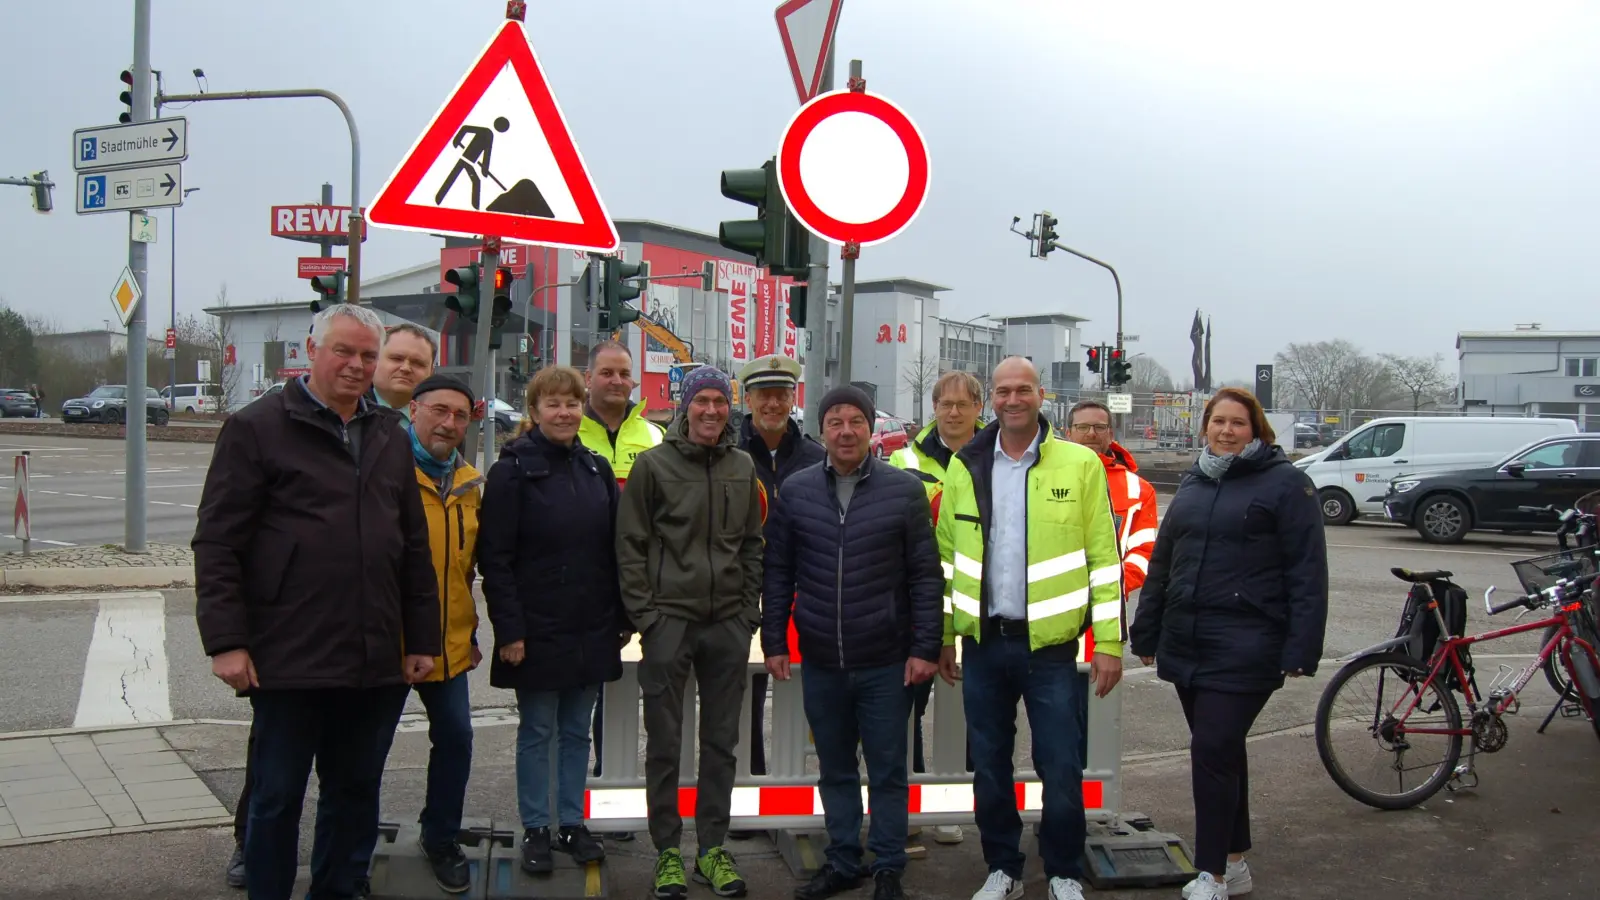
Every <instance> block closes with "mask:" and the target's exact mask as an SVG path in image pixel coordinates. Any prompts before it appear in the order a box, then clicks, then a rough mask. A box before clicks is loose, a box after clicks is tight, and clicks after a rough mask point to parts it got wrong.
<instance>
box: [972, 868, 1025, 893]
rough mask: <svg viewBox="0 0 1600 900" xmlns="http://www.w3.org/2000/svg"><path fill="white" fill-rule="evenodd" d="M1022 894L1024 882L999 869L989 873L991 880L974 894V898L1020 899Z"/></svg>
mask: <svg viewBox="0 0 1600 900" xmlns="http://www.w3.org/2000/svg"><path fill="white" fill-rule="evenodd" d="M1021 896H1022V882H1020V881H1017V880H1016V879H1014V878H1012V877H1011V876H1010V875H1007V874H1006V873H1004V872H1002V871H1000V870H999V869H996V870H994V871H993V872H990V873H989V880H988V881H985V882H984V883H983V887H981V888H979V889H978V892H977V893H976V894H973V895H972V900H1018V898H1019V897H1021Z"/></svg>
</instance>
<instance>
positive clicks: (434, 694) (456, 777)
mask: <svg viewBox="0 0 1600 900" xmlns="http://www.w3.org/2000/svg"><path fill="white" fill-rule="evenodd" d="M412 689H413V690H415V691H416V692H417V699H419V700H421V701H422V707H423V709H426V710H427V711H428V743H429V744H430V745H431V746H430V747H429V748H428V794H427V799H426V800H425V801H423V807H422V815H421V816H419V817H418V818H417V821H418V822H419V823H420V824H421V825H422V843H423V844H425V845H426V846H428V847H438V846H441V845H444V844H448V843H451V842H453V841H455V840H456V839H457V837H458V836H459V835H460V834H461V810H462V807H464V806H466V805H467V779H468V778H469V777H471V775H472V703H471V701H470V700H469V699H468V695H467V673H465V672H462V673H461V674H460V675H457V676H455V677H454V678H451V679H450V680H449V681H425V682H423V683H421V684H417V685H412ZM387 754H388V751H387V750H385V755H387ZM377 846H378V835H377V832H373V834H372V840H371V841H370V842H368V843H366V844H363V845H362V846H361V849H360V851H359V852H357V853H356V855H355V856H354V857H352V858H351V860H350V863H351V868H352V869H354V870H355V872H356V873H357V874H356V877H357V878H365V877H366V875H367V872H368V871H369V870H371V868H372V854H373V851H374V850H375V849H377Z"/></svg>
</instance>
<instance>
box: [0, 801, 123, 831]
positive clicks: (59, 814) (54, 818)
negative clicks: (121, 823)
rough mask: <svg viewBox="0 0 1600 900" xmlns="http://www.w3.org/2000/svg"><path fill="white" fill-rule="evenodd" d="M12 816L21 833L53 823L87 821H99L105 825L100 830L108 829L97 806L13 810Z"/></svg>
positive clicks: (104, 817)
mask: <svg viewBox="0 0 1600 900" xmlns="http://www.w3.org/2000/svg"><path fill="white" fill-rule="evenodd" d="M13 814H14V815H15V816H16V817H17V827H19V828H21V829H22V830H23V831H27V830H28V829H29V828H31V827H33V826H35V825H50V824H52V823H55V822H78V821H85V820H88V819H99V820H100V821H101V822H103V823H106V824H102V825H101V826H99V827H101V828H107V827H110V825H109V822H107V820H106V816H105V813H102V812H101V811H100V807H98V806H75V807H72V808H71V809H41V810H35V811H33V812H27V813H24V812H21V811H18V810H13Z"/></svg>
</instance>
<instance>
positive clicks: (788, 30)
mask: <svg viewBox="0 0 1600 900" xmlns="http://www.w3.org/2000/svg"><path fill="white" fill-rule="evenodd" d="M843 5H844V0H784V3H783V4H782V5H780V6H779V7H778V11H777V14H776V15H777V19H778V35H779V36H780V37H782V38H783V52H784V55H785V56H787V57H788V59H789V73H790V74H791V75H793V76H794V89H795V92H796V93H798V94H799V95H800V102H801V103H805V102H806V101H808V100H810V99H811V98H812V97H815V96H816V95H817V91H819V90H821V88H822V71H823V69H824V68H826V66H827V63H828V48H830V47H831V46H833V32H834V29H835V28H837V27H838V25H839V7H841V6H843Z"/></svg>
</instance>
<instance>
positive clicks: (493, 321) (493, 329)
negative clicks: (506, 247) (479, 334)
mask: <svg viewBox="0 0 1600 900" xmlns="http://www.w3.org/2000/svg"><path fill="white" fill-rule="evenodd" d="M511 280H512V279H511V270H510V269H508V268H506V267H505V266H499V267H496V268H495V270H494V279H493V281H494V284H493V287H494V301H493V303H492V304H491V305H490V306H489V349H491V350H499V349H500V330H501V329H502V328H505V327H506V320H507V319H509V318H510V317H511Z"/></svg>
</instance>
